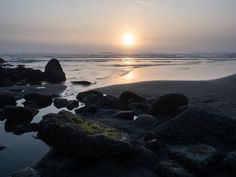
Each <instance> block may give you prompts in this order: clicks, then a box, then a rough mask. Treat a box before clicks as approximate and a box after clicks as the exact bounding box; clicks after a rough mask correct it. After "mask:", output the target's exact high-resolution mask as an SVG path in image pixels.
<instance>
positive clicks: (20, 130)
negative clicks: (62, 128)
mask: <svg viewBox="0 0 236 177" xmlns="http://www.w3.org/2000/svg"><path fill="white" fill-rule="evenodd" d="M37 131H38V123H28V124H21V125H17V126H15V127H14V128H13V133H14V134H15V135H22V134H24V133H28V132H37Z"/></svg>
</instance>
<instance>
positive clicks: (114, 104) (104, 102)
mask: <svg viewBox="0 0 236 177" xmlns="http://www.w3.org/2000/svg"><path fill="white" fill-rule="evenodd" d="M95 104H96V105H98V106H100V107H102V108H108V109H126V108H127V106H126V105H125V104H124V103H122V101H120V100H119V99H118V98H116V97H113V96H111V95H106V96H103V97H100V98H98V99H97V100H96V102H95Z"/></svg>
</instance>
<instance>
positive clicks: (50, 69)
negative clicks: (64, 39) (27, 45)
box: [44, 58, 66, 83]
mask: <svg viewBox="0 0 236 177" xmlns="http://www.w3.org/2000/svg"><path fill="white" fill-rule="evenodd" d="M44 76H45V80H46V81H48V82H52V83H60V82H63V81H65V80H66V76H65V73H64V71H63V69H62V67H61V65H60V63H59V61H58V60H57V59H55V58H53V59H51V60H50V61H49V62H48V63H47V65H46V67H45V71H44Z"/></svg>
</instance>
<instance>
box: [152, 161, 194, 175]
mask: <svg viewBox="0 0 236 177" xmlns="http://www.w3.org/2000/svg"><path fill="white" fill-rule="evenodd" d="M155 171H156V174H157V175H158V176H161V177H193V175H192V174H191V173H190V172H188V171H187V170H186V169H184V168H183V167H181V166H180V165H178V164H176V163H174V162H172V161H162V162H160V163H158V164H157V166H156V169H155Z"/></svg>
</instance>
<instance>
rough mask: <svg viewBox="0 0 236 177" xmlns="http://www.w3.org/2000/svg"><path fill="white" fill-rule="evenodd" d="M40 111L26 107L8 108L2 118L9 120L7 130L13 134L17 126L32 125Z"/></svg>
mask: <svg viewBox="0 0 236 177" xmlns="http://www.w3.org/2000/svg"><path fill="white" fill-rule="evenodd" d="M37 113H38V110H35V109H29V108H24V107H16V106H6V107H5V108H4V110H3V111H2V113H1V118H3V119H7V121H6V122H5V130H6V131H7V132H11V131H12V130H13V128H14V127H15V126H17V125H21V124H25V123H30V122H31V121H32V119H33V117H34V116H35V115H36V114H37Z"/></svg>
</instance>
